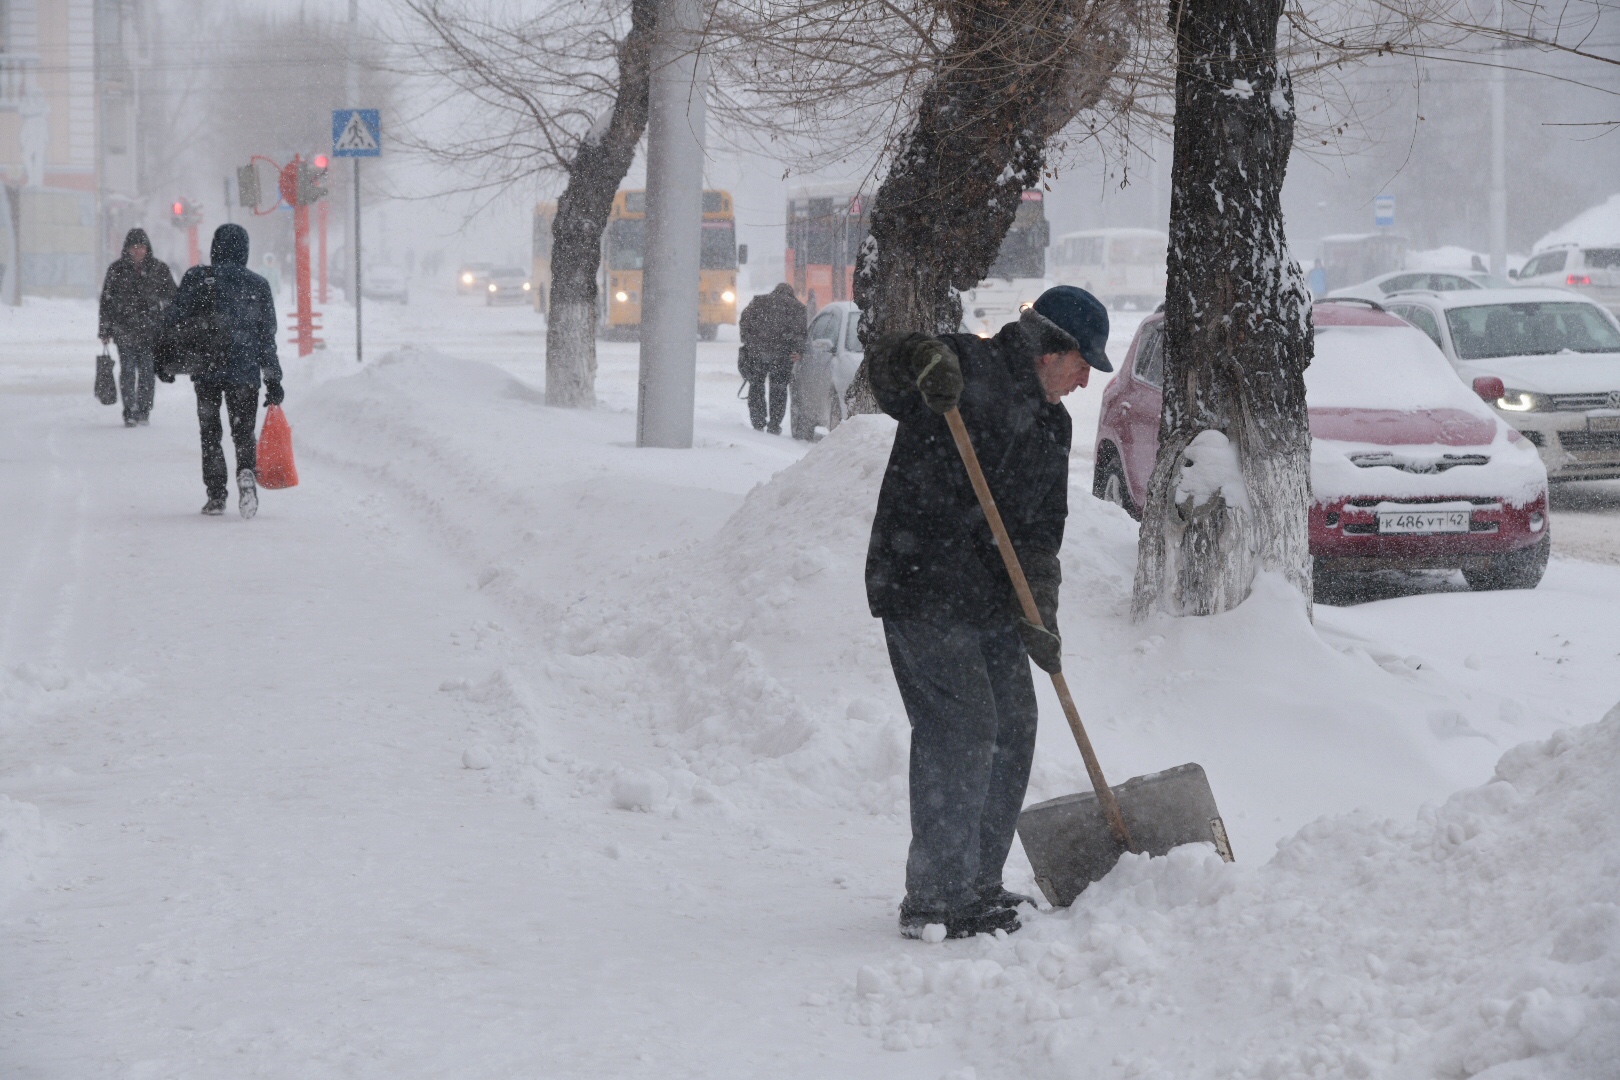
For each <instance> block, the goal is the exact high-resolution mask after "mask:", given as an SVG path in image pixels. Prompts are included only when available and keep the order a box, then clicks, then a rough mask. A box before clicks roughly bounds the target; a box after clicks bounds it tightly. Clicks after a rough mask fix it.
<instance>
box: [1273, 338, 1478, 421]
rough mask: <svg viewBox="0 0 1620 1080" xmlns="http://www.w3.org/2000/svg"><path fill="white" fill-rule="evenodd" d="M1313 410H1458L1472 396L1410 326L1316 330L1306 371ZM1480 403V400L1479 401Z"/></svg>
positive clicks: (1308, 395) (1438, 354)
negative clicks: (1313, 346) (1311, 354)
mask: <svg viewBox="0 0 1620 1080" xmlns="http://www.w3.org/2000/svg"><path fill="white" fill-rule="evenodd" d="M1305 397H1306V401H1307V403H1308V404H1309V405H1310V407H1311V408H1313V409H1321V408H1330V409H1395V410H1400V411H1409V410H1412V409H1428V408H1458V407H1462V406H1466V405H1467V404H1468V398H1469V397H1470V394H1469V392H1468V390H1467V388H1466V387H1464V386H1463V384H1462V382H1461V381H1460V380H1459V379H1458V378H1457V373H1456V372H1455V371H1454V370H1453V369H1452V367H1451V365H1450V364H1449V363H1447V362H1446V358H1445V355H1444V354H1443V353H1441V352H1440V350H1439V349H1437V348H1435V347H1434V343H1433V342H1431V341H1430V340H1429V339H1428V338H1427V337H1425V336H1424V335H1423V333H1422V332H1421V331H1419V330H1415V329H1413V328H1412V327H1410V326H1318V327H1317V328H1316V355H1315V357H1314V358H1313V359H1312V360H1311V366H1310V367H1308V368H1306V369H1305ZM1475 400H1476V401H1477V399H1475Z"/></svg>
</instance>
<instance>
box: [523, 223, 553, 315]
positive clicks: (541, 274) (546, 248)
mask: <svg viewBox="0 0 1620 1080" xmlns="http://www.w3.org/2000/svg"><path fill="white" fill-rule="evenodd" d="M556 216H557V204H556V203H554V202H543V203H535V206H534V270H533V271H532V272H531V273H530V275H529V281H530V282H531V283H533V285H534V310H536V311H538V312H539V313H540V314H542V315H544V314H545V313H546V305H547V304H549V303H551V222H552V220H553V219H554V218H556Z"/></svg>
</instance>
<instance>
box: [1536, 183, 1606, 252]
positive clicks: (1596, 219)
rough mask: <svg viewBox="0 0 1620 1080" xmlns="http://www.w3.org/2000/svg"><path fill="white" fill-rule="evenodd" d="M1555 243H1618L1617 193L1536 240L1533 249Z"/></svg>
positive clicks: (1540, 248) (1539, 248) (1548, 246)
mask: <svg viewBox="0 0 1620 1080" xmlns="http://www.w3.org/2000/svg"><path fill="white" fill-rule="evenodd" d="M1556 244H1601V245H1604V246H1611V245H1620V194H1615V195H1610V196H1609V197H1608V199H1607V200H1605V201H1604V202H1601V203H1599V204H1598V205H1596V206H1593V207H1588V208H1587V209H1585V210H1582V211H1581V212H1580V213H1579V214H1576V215H1575V216H1574V217H1573V218H1571V219H1570V220H1569V221H1567V222H1565V223H1564V224H1562V225H1560V226H1558V228H1556V229H1554V230H1553V231H1552V232H1550V233H1548V234H1547V235H1546V236H1543V237H1542V238H1541V239H1540V240H1537V241H1536V246H1535V247H1533V248H1531V251H1532V252H1536V251H1541V250H1542V249H1544V248H1550V247H1553V246H1554V245H1556Z"/></svg>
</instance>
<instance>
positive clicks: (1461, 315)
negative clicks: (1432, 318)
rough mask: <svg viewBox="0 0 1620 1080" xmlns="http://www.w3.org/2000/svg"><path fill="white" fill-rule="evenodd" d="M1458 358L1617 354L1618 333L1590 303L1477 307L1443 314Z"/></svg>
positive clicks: (1619, 338)
mask: <svg viewBox="0 0 1620 1080" xmlns="http://www.w3.org/2000/svg"><path fill="white" fill-rule="evenodd" d="M1446 325H1448V326H1450V327H1451V341H1452V344H1453V345H1454V346H1455V347H1456V349H1457V358H1458V359H1460V360H1488V359H1491V358H1493V357H1498V356H1555V355H1557V354H1558V353H1565V352H1570V353H1603V352H1620V330H1616V329H1615V328H1614V324H1613V323H1611V322H1609V320H1608V319H1606V318H1605V317H1604V315H1603V312H1602V311H1600V310H1598V308H1597V307H1596V306H1594V305H1592V304H1582V303H1568V302H1554V303H1524V304H1482V305H1480V306H1479V307H1465V308H1453V309H1452V310H1450V311H1448V312H1446Z"/></svg>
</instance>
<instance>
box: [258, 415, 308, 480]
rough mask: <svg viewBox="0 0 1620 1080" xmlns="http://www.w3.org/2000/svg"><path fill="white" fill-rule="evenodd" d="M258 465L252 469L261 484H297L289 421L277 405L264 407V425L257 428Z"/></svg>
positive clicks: (296, 469) (296, 470)
mask: <svg viewBox="0 0 1620 1080" xmlns="http://www.w3.org/2000/svg"><path fill="white" fill-rule="evenodd" d="M258 457H259V462H258V468H257V469H256V470H254V471H255V472H256V473H257V474H258V477H259V486H260V487H263V488H271V489H274V488H290V487H297V486H298V466H297V465H295V464H294V463H293V448H292V425H291V424H289V423H287V416H286V414H285V413H283V412H282V411H281V406H280V405H272V406H270V407H269V408H268V409H266V410H264V428H263V429H262V430H261V431H260V432H259V451H258Z"/></svg>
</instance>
